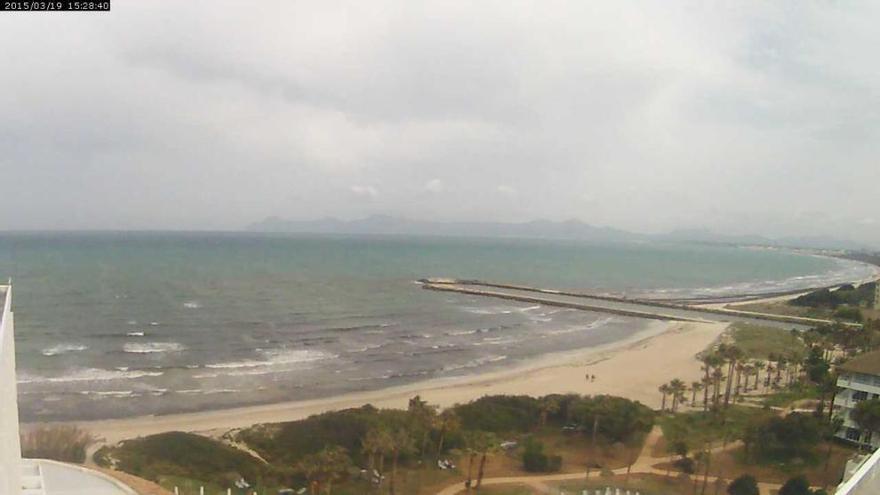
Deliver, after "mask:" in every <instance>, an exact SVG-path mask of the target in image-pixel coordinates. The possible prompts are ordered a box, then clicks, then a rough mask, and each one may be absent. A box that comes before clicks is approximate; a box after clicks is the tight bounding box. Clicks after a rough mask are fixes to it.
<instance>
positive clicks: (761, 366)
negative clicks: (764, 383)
mask: <svg viewBox="0 0 880 495" xmlns="http://www.w3.org/2000/svg"><path fill="white" fill-rule="evenodd" d="M752 366H754V367H755V390H758V381H759V380H760V379H761V370H763V369H764V368H766V367H767V364H766V363H764V361H755V363H754V364H753V365H752Z"/></svg>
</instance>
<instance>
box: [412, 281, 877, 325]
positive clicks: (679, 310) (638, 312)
mask: <svg viewBox="0 0 880 495" xmlns="http://www.w3.org/2000/svg"><path fill="white" fill-rule="evenodd" d="M418 282H419V283H420V284H421V285H422V288H424V289H427V290H434V291H443V292H456V293H459V294H467V295H472V296H480V297H491V298H496V299H506V300H510V301H518V302H525V303H534V304H544V305H548V306H558V307H564V308H570V309H578V310H583V311H594V312H600V313H610V314H616V315H621V316H632V317H636V318H648V319H654V320H674V321H698V322H737V321H740V322H746V323H753V324H763V325H772V326H777V327H784V328H797V329H799V330H804V329H807V328H811V327H815V326H817V325H825V324H834V323H839V322H836V321H832V320H825V319H821V318H807V317H801V316H789V315H778V314H770V313H757V312H752V311H743V310H738V309H730V308H718V307H711V308H710V307H702V306H697V305H693V304H683V303H678V302H670V301H658V300H653V299H643V298H628V297H623V296H612V295H605V294H589V293H584V292H575V291H568V290H557V289H548V288H539V287H529V286H524V285H515V284H505V283H498V282H491V281H484V280H470V279H451V278H426V279H421V280H419V281H418ZM844 324H845V325H851V326H860V325H859V324H857V323H844Z"/></svg>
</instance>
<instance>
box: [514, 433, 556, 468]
mask: <svg viewBox="0 0 880 495" xmlns="http://www.w3.org/2000/svg"><path fill="white" fill-rule="evenodd" d="M522 461H523V469H525V470H526V471H528V472H530V473H547V472H552V471H559V470H560V469H561V468H562V456H558V455H553V456H548V455H546V454H545V453H544V444H542V443H541V442H538V441H536V440H533V439H529V440H528V441H527V442H526V446H525V452H523V456H522Z"/></svg>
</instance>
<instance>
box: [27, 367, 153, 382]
mask: <svg viewBox="0 0 880 495" xmlns="http://www.w3.org/2000/svg"><path fill="white" fill-rule="evenodd" d="M163 374H164V373H162V372H161V371H139V370H135V371H129V370H127V369H126V370H122V369H117V370H104V369H98V368H83V369H76V370H68V371H67V372H66V373H65V374H64V375H62V376H37V375H27V374H24V373H22V374H20V375H19V379H18V383H68V382H103V381H111V380H134V379H137V378H145V377H153V376H162V375H163Z"/></svg>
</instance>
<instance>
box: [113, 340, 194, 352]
mask: <svg viewBox="0 0 880 495" xmlns="http://www.w3.org/2000/svg"><path fill="white" fill-rule="evenodd" d="M122 350H123V351H124V352H127V353H129V354H154V353H161V352H181V351H184V350H186V346H184V345H183V344H179V343H177V342H144V343H137V342H128V343H127V344H125V345H124V346H122Z"/></svg>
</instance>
